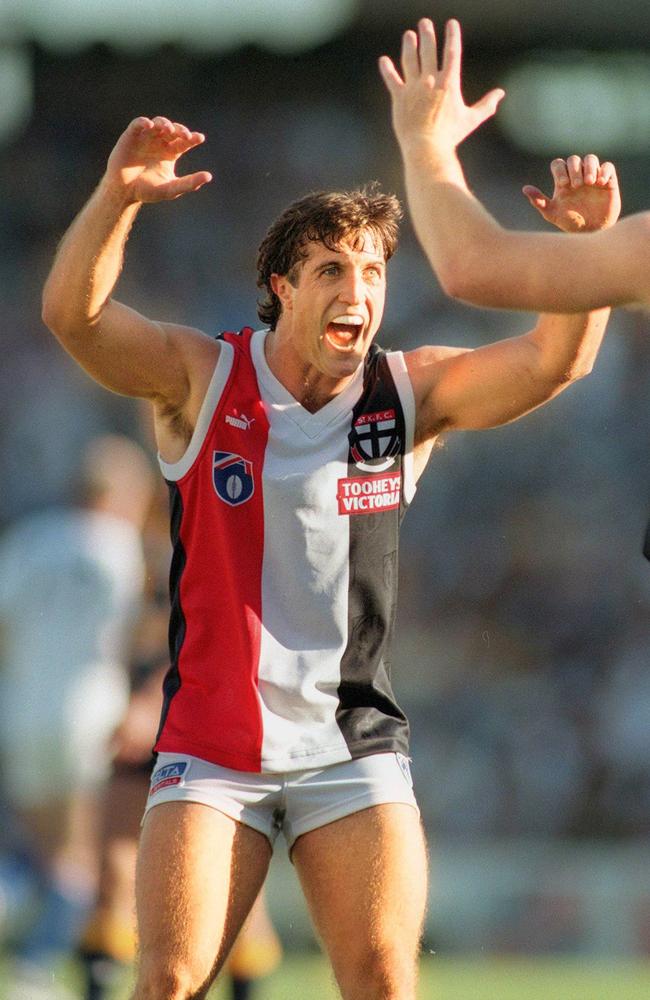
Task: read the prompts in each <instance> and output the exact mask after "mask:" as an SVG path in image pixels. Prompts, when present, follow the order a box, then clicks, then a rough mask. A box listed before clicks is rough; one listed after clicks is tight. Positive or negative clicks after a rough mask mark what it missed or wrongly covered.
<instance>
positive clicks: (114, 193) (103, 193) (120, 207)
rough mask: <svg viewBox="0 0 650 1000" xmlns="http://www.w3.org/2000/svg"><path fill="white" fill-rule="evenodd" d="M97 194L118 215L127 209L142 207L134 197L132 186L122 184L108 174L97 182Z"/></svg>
mask: <svg viewBox="0 0 650 1000" xmlns="http://www.w3.org/2000/svg"><path fill="white" fill-rule="evenodd" d="M97 194H98V196H99V197H100V198H101V199H102V200H104V201H106V202H107V203H108V204H110V205H111V207H112V208H114V209H115V210H116V211H118V212H119V213H121V212H123V211H126V210H127V209H135V210H137V209H138V208H140V206H141V205H142V202H141V201H139V200H138V199H137V198H136V197H134V194H133V187H132V185H130V184H128V185H127V184H123V183H121V181H119V180H117V179H116V178H114V177H110V176H109V175H108V174H104V176H103V177H102V179H101V181H100V182H99V186H98V188H97Z"/></svg>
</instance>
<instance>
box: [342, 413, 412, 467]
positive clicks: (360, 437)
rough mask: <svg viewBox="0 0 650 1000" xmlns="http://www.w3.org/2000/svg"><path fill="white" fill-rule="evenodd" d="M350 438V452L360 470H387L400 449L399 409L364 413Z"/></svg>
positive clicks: (351, 432)
mask: <svg viewBox="0 0 650 1000" xmlns="http://www.w3.org/2000/svg"><path fill="white" fill-rule="evenodd" d="M349 441H350V454H351V456H352V458H353V460H354V463H355V465H356V466H357V468H358V469H363V470H364V471H367V472H383V470H384V469H388V468H390V466H391V465H392V464H393V460H394V458H395V455H397V454H398V453H399V448H400V440H399V434H398V432H397V421H396V419H395V410H394V409H387V410H378V411H376V412H374V413H362V414H361V415H360V416H358V417H357V419H356V420H355V421H354V424H353V426H352V430H351V431H350V434H349Z"/></svg>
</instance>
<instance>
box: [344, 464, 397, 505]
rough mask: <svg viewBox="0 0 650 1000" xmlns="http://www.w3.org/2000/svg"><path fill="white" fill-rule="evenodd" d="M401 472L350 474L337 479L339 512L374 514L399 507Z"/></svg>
mask: <svg viewBox="0 0 650 1000" xmlns="http://www.w3.org/2000/svg"><path fill="white" fill-rule="evenodd" d="M401 485H402V474H401V472H395V473H393V475H387V476H385V475H383V474H382V473H379V474H378V475H375V476H351V477H347V478H346V479H339V481H338V492H337V494H336V499H337V500H338V502H339V514H376V513H378V512H379V511H382V510H393V509H394V508H395V507H399V498H400V492H401Z"/></svg>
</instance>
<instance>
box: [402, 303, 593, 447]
mask: <svg viewBox="0 0 650 1000" xmlns="http://www.w3.org/2000/svg"><path fill="white" fill-rule="evenodd" d="M608 317H609V309H601V310H598V311H594V312H591V313H587V314H577V315H575V316H563V315H557V316H555V315H553V314H548V315H544V316H540V318H539V320H538V322H537V325H536V326H535V327H534V329H533V330H531V331H529V332H528V333H525V334H522V335H521V336H519V337H511V338H509V339H507V340H501V341H498V342H497V343H495V344H489V345H487V346H485V347H479V348H477V349H476V350H473V351H472V350H469V351H468V350H454V349H450V348H439V347H422V348H419V349H418V350H416V351H412V352H411V353H410V354H408V355H407V357H406V361H407V366H408V370H409V375H410V378H411V382H412V385H413V392H414V395H415V399H416V406H417V413H416V435H417V441H416V443H421V442H424V441H428V440H431V439H432V438H433V437H435V435H436V434H439V433H440V432H441V431H444V430H452V429H456V430H481V429H484V428H487V427H495V426H498V425H499V424H505V423H508V422H509V421H511V420H516V419H517V418H518V417H521V416H523V415H524V414H525V413H528V412H530V411H531V410H533V409H535V408H536V407H538V406H541V405H542V404H543V403H546V402H547V401H548V400H549V399H552V398H553V397H554V396H556V395H558V393H560V392H562V390H563V389H565V388H566V387H567V386H568V385H570V384H571V383H572V382H575V381H576V380H577V379H580V378H582V377H584V376H585V375H587V374H588V373H589V372H590V371H591V368H592V365H593V363H594V360H595V358H596V355H597V353H598V349H599V347H600V345H601V342H602V339H603V335H604V333H605V329H606V326H607V319H608Z"/></svg>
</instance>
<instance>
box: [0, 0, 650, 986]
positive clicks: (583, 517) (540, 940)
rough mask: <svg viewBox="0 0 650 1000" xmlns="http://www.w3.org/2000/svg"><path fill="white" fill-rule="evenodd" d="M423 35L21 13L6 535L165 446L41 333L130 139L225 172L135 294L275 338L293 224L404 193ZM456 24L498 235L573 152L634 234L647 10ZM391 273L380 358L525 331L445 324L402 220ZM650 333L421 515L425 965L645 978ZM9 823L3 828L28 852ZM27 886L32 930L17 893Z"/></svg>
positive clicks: (447, 465)
mask: <svg viewBox="0 0 650 1000" xmlns="http://www.w3.org/2000/svg"><path fill="white" fill-rule="evenodd" d="M152 12H153V13H152ZM423 13H427V12H426V11H423V9H422V7H421V5H419V4H417V3H416V2H415V0H402V2H401V3H399V4H395V3H393V2H389V0H372V2H371V0H332V2H331V3H328V4H323V3H322V2H321V0H313V2H311V0H301V2H300V3H296V2H290V3H289V2H284V0H268V6H267V7H266V8H265V7H264V6H263V0H255V3H254V4H253V2H252V0H239V2H238V3H237V4H236V5H235V4H217V3H215V4H196V3H194V2H190V0H175V2H174V3H173V4H171V3H166V2H159V0H156V3H153V0H151V2H150V0H142V2H139V3H130V4H128V3H125V2H119V3H118V2H117V0H101V3H100V0H77V2H75V3H72V2H71V0H49V2H48V3H47V4H37V3H33V4H26V3H24V0H4V3H3V4H2V5H1V6H0V29H1V35H0V37H1V38H2V45H0V190H1V191H2V198H1V199H0V232H1V239H0V329H1V330H2V333H1V336H2V345H3V353H2V365H0V462H2V469H3V484H2V489H1V490H0V524H1V525H2V526H3V527H4V528H5V529H6V531H7V532H11V531H13V526H14V524H15V523H16V522H17V521H18V519H20V518H21V517H23V516H24V515H26V514H28V513H31V512H34V513H36V512H39V511H43V510H44V509H46V508H49V507H51V506H52V505H53V504H60V503H63V502H64V501H65V499H66V497H67V495H68V492H69V479H70V476H71V474H72V472H73V471H74V470H75V467H76V465H77V463H78V455H79V454H80V451H81V449H82V448H83V447H84V445H85V443H86V442H87V441H88V440H89V439H90V438H92V437H93V436H95V435H97V434H103V433H106V432H121V433H127V434H130V435H133V436H135V437H136V438H138V439H142V432H141V430H140V417H139V412H138V408H137V407H136V406H135V405H134V404H133V403H132V402H131V401H129V400H124V399H121V398H120V397H117V396H111V395H110V394H108V393H105V392H102V391H101V390H100V389H98V388H97V387H95V386H94V385H93V384H92V382H91V381H90V380H89V379H87V378H85V377H84V376H83V375H82V374H81V373H78V372H77V371H76V370H75V366H74V365H73V363H72V362H71V361H70V360H69V359H68V358H67V357H66V356H65V355H64V354H63V352H62V351H61V350H60V349H59V348H58V347H57V345H56V344H55V343H54V342H53V341H52V340H51V338H50V337H49V336H48V335H47V334H46V333H45V331H44V330H43V327H42V324H41V320H40V293H41V288H42V285H43V281H44V279H45V276H46V273H47V270H48V268H49V265H50V262H51V259H52V255H53V253H54V250H55V247H56V244H57V241H58V240H59V238H60V236H61V234H62V233H63V231H64V229H65V227H66V226H67V224H68V221H69V219H70V218H71V217H72V216H73V215H74V213H75V212H76V211H78V209H79V208H80V207H81V206H82V204H83V203H84V202H85V200H86V199H87V198H88V196H89V195H90V193H91V190H92V187H93V185H94V184H95V181H96V178H97V177H98V176H99V175H100V173H101V170H102V169H103V165H104V163H105V160H106V156H107V154H108V152H109V150H110V146H111V144H112V141H113V138H114V136H115V135H117V134H119V132H120V131H121V130H122V129H123V128H124V127H125V126H126V124H127V123H128V122H129V121H130V120H131V119H132V118H133V117H134V115H135V114H139V113H141V112H142V111H144V112H145V113H147V114H149V113H150V114H157V113H159V112H160V111H161V110H162V112H163V113H166V114H167V113H168V114H170V115H171V116H172V117H174V118H176V119H177V120H180V121H184V120H188V121H191V122H192V123H194V126H195V127H197V128H200V129H201V130H202V131H203V132H205V134H206V137H207V138H206V143H205V145H204V146H203V147H202V148H201V149H200V150H197V151H196V152H195V153H193V154H192V155H193V157H194V160H193V164H192V169H193V170H199V169H207V170H211V171H212V172H213V173H214V176H215V180H214V181H213V183H212V185H210V186H209V187H208V188H206V189H205V190H204V191H202V192H200V193H199V195H197V198H196V199H185V200H183V201H182V202H180V203H177V204H175V205H174V206H169V208H168V209H167V210H162V212H151V213H147V212H146V210H145V211H143V213H142V218H141V220H140V225H139V228H138V230H137V232H136V233H134V235H133V237H132V240H131V242H130V246H129V250H128V253H129V266H128V269H127V271H126V273H125V276H124V279H123V283H122V284H121V285H120V294H121V295H122V296H123V297H124V299H125V300H126V301H129V302H130V303H132V304H133V305H134V306H135V307H136V308H139V309H141V310H142V311H143V312H144V313H145V314H147V315H153V316H156V317H157V318H161V319H167V320H170V321H183V322H189V323H191V324H192V325H195V326H197V327H199V328H201V329H206V330H214V331H215V332H218V331H219V330H222V329H227V328H229V327H231V326H232V325H233V324H239V323H240V321H241V320H242V319H243V320H247V321H249V322H251V323H254V321H255V314H254V308H253V306H254V301H253V300H254V295H255V274H254V270H253V262H254V257H255V253H254V251H255V248H256V247H257V244H258V243H259V241H260V239H261V238H262V236H263V234H264V232H265V230H266V227H267V225H268V223H269V222H270V221H271V219H272V218H274V217H275V216H276V215H277V213H278V211H279V210H280V209H281V208H282V207H283V206H284V205H285V204H287V203H288V202H289V201H291V200H292V199H293V198H295V197H298V196H299V195H301V194H303V193H304V192H305V191H307V190H311V189H314V188H319V187H327V188H334V187H346V186H347V187H352V186H354V185H355V184H358V183H360V182H364V181H366V180H367V179H368V178H371V177H376V178H377V179H378V180H379V181H381V183H382V184H383V186H384V187H385V188H386V189H388V190H395V191H396V193H397V194H398V195H401V194H403V192H402V190H401V180H400V178H401V166H400V162H399V152H398V149H397V146H396V143H395V141H394V138H393V135H392V131H391V127H390V109H389V102H388V98H387V96H386V94H385V92H384V89H383V85H382V82H381V80H380V78H379V75H378V72H377V66H376V58H377V56H378V55H379V54H381V53H382V52H389V53H391V54H392V55H394V56H395V57H397V55H398V53H397V52H396V50H395V46H396V41H397V39H398V38H399V37H400V34H401V31H402V30H403V29H404V28H405V27H408V26H409V25H411V24H413V23H414V22H415V20H416V19H417V17H419V16H420V15H421V14H423ZM428 13H431V12H428ZM451 15H453V16H456V17H458V18H459V19H460V21H461V23H462V25H463V34H464V45H465V75H466V85H465V90H466V94H465V96H466V98H467V99H468V100H472V99H476V98H477V97H479V96H480V95H481V94H482V93H484V92H485V91H486V90H487V89H489V88H490V87H493V86H504V87H505V89H506V98H505V100H504V101H503V103H502V106H501V108H500V109H499V112H498V114H497V116H496V119H495V121H494V122H493V123H491V124H490V125H489V126H487V127H486V128H485V130H484V131H483V132H482V133H481V134H480V135H476V136H474V137H472V138H471V139H470V140H468V143H467V144H466V147H464V151H463V157H464V160H463V162H464V164H465V165H466V170H467V175H468V179H469V182H470V184H472V185H474V184H476V187H477V189H478V190H480V192H481V197H482V198H483V197H484V196H485V201H486V203H487V205H488V207H489V208H490V210H491V211H492V212H493V213H494V214H495V215H496V217H497V218H498V219H499V220H500V221H502V222H503V223H504V224H505V225H509V226H510V225H511V226H516V227H519V228H529V227H531V226H534V225H536V224H537V220H536V218H535V214H534V213H533V211H532V209H531V208H530V206H529V205H528V203H527V201H526V200H525V199H524V197H523V196H522V195H521V194H520V189H521V186H522V185H523V184H525V183H531V184H536V185H538V186H539V187H541V188H544V187H545V184H546V179H547V163H548V160H549V159H550V158H551V157H553V156H563V155H564V156H566V155H567V154H569V153H572V152H578V153H581V154H586V153H588V152H592V151H593V152H595V153H597V154H598V155H600V156H601V157H602V158H608V159H612V160H615V162H616V163H617V167H618V170H619V176H620V178H621V185H622V189H623V191H624V195H625V202H624V213H626V214H627V213H630V212H632V211H636V210H641V209H644V208H647V207H648V205H649V204H650V199H649V197H648V185H647V161H648V154H649V153H650V101H648V93H649V81H650V53H649V51H648V43H647V40H648V38H650V8H648V5H647V3H645V2H643V0H623V2H622V3H621V4H618V5H617V6H616V8H615V9H614V8H612V7H611V5H607V4H606V3H605V2H604V0H598V2H594V3H592V4H589V5H582V6H580V7H578V6H576V7H567V5H566V4H565V3H563V2H562V0H548V2H547V3H545V4H544V5H543V7H540V5H539V4H536V3H533V2H532V0H517V2H516V3H515V0H496V2H495V3H493V4H491V5H487V6H486V5H485V4H484V3H478V0H455V2H454V3H453V4H452V3H451V2H448V0H442V2H441V3H439V4H437V5H436V10H435V17H436V21H437V22H440V23H442V21H443V20H444V19H445V18H446V17H448V16H451ZM166 213H167V214H166ZM172 213H173V223H172V221H171V219H172ZM540 226H541V223H540ZM391 266H392V267H394V268H395V269H396V270H395V272H394V273H393V274H394V276H393V278H391V289H392V294H391V297H390V298H389V301H388V307H387V313H386V318H385V323H384V333H383V336H382V343H383V346H386V347H393V348H397V349H408V348H409V347H412V346H414V345H415V344H417V343H420V342H422V341H423V340H427V341H436V340H438V339H442V332H443V331H444V339H445V342H449V343H452V342H455V343H457V344H458V346H461V347H462V346H466V345H467V346H477V345H479V344H481V343H483V342H485V341H488V340H489V339H494V331H495V330H496V328H497V323H498V328H499V330H502V331H503V332H504V334H505V333H507V332H508V330H509V329H510V330H512V332H517V331H523V330H524V329H527V327H528V325H529V317H527V316H517V315H509V316H508V317H507V318H506V319H504V316H503V315H501V314H498V315H497V314H492V313H489V312H484V311H479V310H475V309H471V308H467V307H463V306H461V305H458V304H456V303H453V302H451V301H449V300H447V299H446V298H445V297H444V296H443V295H442V294H441V292H440V290H439V289H438V288H437V287H436V285H435V282H433V281H430V282H428V283H427V280H428V279H427V278H424V277H423V275H424V274H428V270H426V271H425V269H427V268H428V265H427V264H426V261H425V260H424V257H423V255H422V253H421V252H420V251H419V250H418V249H417V247H416V243H415V239H414V237H413V235H412V233H411V231H410V229H409V226H408V223H407V222H405V224H404V227H403V236H402V245H401V248H400V251H399V253H398V254H397V256H396V258H395V260H394V262H393V263H392V265H391ZM411 275H412V276H413V278H412V280H411V279H410V276H411ZM426 289H428V291H426ZM246 305H248V306H249V307H250V314H249V315H248V316H246V315H243V313H242V309H243V308H244V307H245V306H246ZM244 311H245V309H244ZM432 316H433V317H434V318H433V322H432V320H431V317H432ZM432 327H433V328H432ZM437 331H439V336H438V335H437ZM649 334H650V323H649V320H648V316H647V314H646V313H645V312H642V311H633V310H619V311H618V312H617V313H616V314H615V315H614V316H613V317H612V320H611V322H610V332H609V333H608V337H607V341H606V343H605V345H604V347H603V350H602V353H601V356H600V359H599V361H598V364H597V366H596V369H595V371H594V372H593V373H592V375H591V376H590V377H589V378H588V379H586V380H584V381H583V382H581V383H580V384H579V385H577V386H575V387H574V388H573V389H572V390H571V392H569V393H566V394H565V395H564V396H563V397H562V398H561V399H558V400H556V401H555V403H554V405H553V406H552V407H549V408H547V409H545V410H544V411H541V412H537V413H534V414H531V416H529V417H528V418H526V419H525V420H523V421H520V422H519V423H517V424H516V425H512V426H509V427H504V428H502V429H501V430H499V431H495V432H493V433H492V434H490V435H485V436H483V435H467V436H466V437H461V436H459V437H458V438H457V439H456V440H455V441H453V442H450V443H449V445H448V446H446V447H444V448H443V449H442V450H441V451H440V452H439V454H438V455H437V456H436V458H435V462H436V465H435V471H434V470H433V468H432V471H431V474H430V475H429V476H427V477H426V479H425V480H424V481H423V482H422V484H421V486H420V493H421V494H424V495H421V496H420V497H419V501H418V503H417V504H416V505H415V506H414V508H413V510H412V511H411V512H410V513H409V517H408V518H407V519H406V522H405V526H404V531H403V533H402V554H403V572H402V577H401V583H400V586H401V597H400V611H399V616H400V635H401V644H400V645H399V646H398V647H396V649H395V657H394V681H395V687H396V690H397V692H398V696H399V699H400V702H401V704H402V705H403V707H404V708H405V710H406V711H407V712H408V714H409V716H410V717H411V719H412V722H413V730H414V734H415V741H414V745H413V755H414V762H413V772H414V778H415V783H416V789H417V792H418V799H419V801H420V804H421V808H422V813H423V818H424V821H425V824H426V828H427V832H428V835H429V838H430V841H431V846H432V853H433V854H434V857H435V865H434V868H435V871H436V877H435V878H434V880H433V885H432V899H431V906H430V908H429V917H428V921H427V928H426V935H425V955H427V954H428V952H429V951H435V952H436V959H437V958H438V957H439V956H440V955H443V956H444V955H447V956H449V955H453V956H459V955H462V954H466V953H469V954H489V955H494V954H498V955H503V954H512V953H516V954H518V955H524V954H527V955H529V954H531V953H532V954H537V955H539V954H543V955H545V956H552V955H564V956H566V955H574V956H578V958H579V959H580V962H581V966H582V968H587V958H588V957H589V956H591V957H596V958H598V959H599V960H601V961H603V960H605V961H609V962H614V961H615V960H617V961H621V960H623V959H630V958H644V957H645V958H647V957H648V956H650V882H649V880H648V876H647V872H648V867H649V862H650V849H649V848H648V834H649V833H650V736H649V734H650V682H649V681H648V677H649V676H650V674H649V672H648V666H647V664H648V634H649V617H650V614H649V612H650V574H649V571H648V564H647V563H646V562H645V561H644V560H643V559H642V556H641V540H642V537H643V532H644V527H645V522H646V516H647V505H648V496H650V462H649V461H648V448H647V442H648V439H649V438H650V410H649V408H648V405H647V398H648V385H649V383H650V339H649ZM454 338H455V339H454ZM6 583H7V581H6V580H4V579H3V580H2V582H1V583H0V587H1V586H4V585H5V584H6ZM3 662H6V659H5V660H3ZM0 767H2V769H3V771H5V770H6V769H5V767H4V765H3V764H1V763H0ZM9 817H10V813H9V812H8V811H7V809H6V807H5V808H4V809H3V813H2V817H0V830H1V831H2V834H0V837H1V838H2V839H4V840H5V841H6V840H8V839H9V833H10V821H9ZM2 871H3V869H2V868H1V867H0V899H1V898H4V899H5V909H6V910H7V908H9V909H10V896H11V891H13V890H12V889H11V887H12V886H13V887H14V888H15V889H17V888H18V886H19V885H20V884H22V883H21V882H20V879H19V877H18V874H17V873H16V871H15V870H14V877H13V881H10V880H9V879H4V880H3V878H2ZM292 884H293V883H292V880H291V872H290V869H288V868H284V867H282V866H281V865H280V866H278V867H276V868H275V869H273V868H272V870H271V874H270V884H269V892H268V903H269V908H270V910H271V913H272V916H273V918H274V921H275V923H276V926H277V927H278V930H279V932H280V934H281V936H282V940H283V944H284V946H285V950H286V952H287V953H288V954H289V955H290V956H292V955H299V954H300V953H301V952H303V951H305V950H309V949H313V947H314V942H313V936H312V934H311V931H310V930H309V927H308V922H307V919H306V917H305V915H304V912H303V911H302V910H301V909H300V907H299V905H298V904H297V902H296V899H297V896H298V893H297V891H296V892H294V891H293V889H292ZM1 906H2V904H1V903H0V908H1ZM7 912H9V910H7ZM11 912H13V911H11ZM613 913H615V914H616V919H612V914H613ZM8 930H9V928H7V931H8ZM288 965H289V962H287V966H288ZM600 970H601V971H600V981H601V982H602V981H603V972H602V966H601V967H600ZM617 979H618V987H617V993H615V994H614V995H616V996H617V997H620V996H622V995H624V994H625V991H624V989H623V986H622V985H621V983H622V978H621V975H620V973H618V976H617ZM301 981H302V982H305V981H306V980H305V978H304V975H303V979H302V980H301ZM646 987H647V989H646V994H647V992H648V990H650V986H648V982H647V981H646ZM1 989H2V985H1V983H0V991H1ZM262 989H263V987H261V986H260V996H262V995H263V994H262ZM556 993H557V994H558V995H566V994H567V991H566V990H564V991H563V990H562V989H557V990H556ZM303 995H306V994H305V992H304V990H303ZM314 995H316V994H314ZM447 995H449V996H451V995H452V994H451V993H448V994H447ZM463 995H464V996H468V995H472V991H466V992H465V993H464V994H463ZM477 995H478V994H477ZM499 995H500V996H503V995H504V994H503V992H501V993H500V994H499ZM520 995H523V994H520ZM546 995H548V991H547V993H546ZM595 995H596V993H595V992H593V993H592V994H591V997H593V996H595ZM627 995H628V996H632V993H631V991H630V990H628V992H627Z"/></svg>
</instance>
